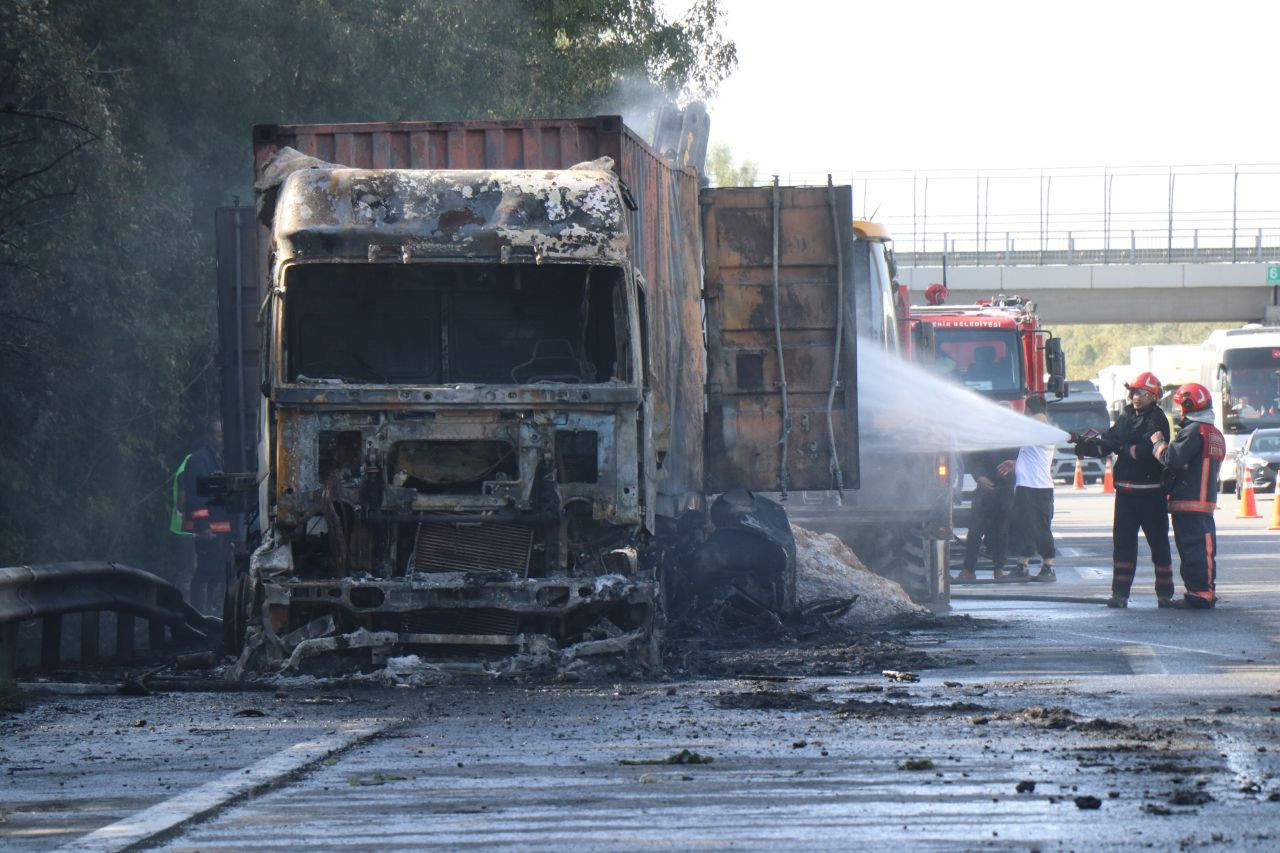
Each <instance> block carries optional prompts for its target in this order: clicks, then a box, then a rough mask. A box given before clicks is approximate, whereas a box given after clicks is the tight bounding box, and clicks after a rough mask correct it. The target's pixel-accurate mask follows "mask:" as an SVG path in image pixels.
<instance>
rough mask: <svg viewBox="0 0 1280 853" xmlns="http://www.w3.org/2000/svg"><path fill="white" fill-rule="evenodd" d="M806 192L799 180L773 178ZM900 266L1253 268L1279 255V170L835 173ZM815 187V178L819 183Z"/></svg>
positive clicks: (802, 177) (806, 177) (806, 179)
mask: <svg viewBox="0 0 1280 853" xmlns="http://www.w3.org/2000/svg"><path fill="white" fill-rule="evenodd" d="M782 177H783V178H784V179H785V180H786V182H788V183H812V182H815V181H816V179H817V177H818V176H816V175H812V174H809V173H794V174H789V175H785V176H782ZM832 178H833V179H834V180H836V181H837V182H841V183H843V182H848V183H850V184H851V185H852V186H853V190H854V216H855V218H862V219H874V220H876V221H879V222H881V223H883V224H884V225H885V226H886V227H887V228H888V230H889V233H890V234H891V235H892V236H893V238H894V247H895V249H896V250H897V253H898V257H899V259H900V261H901V262H902V263H903V264H904V265H908V266H909V265H913V264H915V265H927V264H937V263H940V262H941V258H942V256H943V255H944V254H945V255H946V256H947V260H948V263H956V264H958V265H993V266H994V265H1005V264H1026V265H1036V264H1099V263H1101V264H1126V263H1132V264H1140V263H1182V262H1185V263H1232V262H1234V263H1257V262H1259V261H1268V260H1274V259H1276V257H1277V250H1278V249H1280V207H1278V206H1277V200H1280V164H1247V165H1246V164H1240V165H1230V164H1228V165H1182V166H1124V167H1119V168H1112V167H1102V166H1098V167H1081V168H1074V167H1062V168H1053V169H989V170H931V171H897V172H885V171H879V172H848V173H844V174H834V175H833V176H832ZM824 180H825V176H824Z"/></svg>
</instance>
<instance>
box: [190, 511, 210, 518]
mask: <svg viewBox="0 0 1280 853" xmlns="http://www.w3.org/2000/svg"><path fill="white" fill-rule="evenodd" d="M191 517H192V518H208V517H209V510H207V509H198V510H196V511H195V512H193V513H191Z"/></svg>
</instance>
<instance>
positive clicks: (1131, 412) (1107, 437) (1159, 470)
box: [1076, 404, 1169, 493]
mask: <svg viewBox="0 0 1280 853" xmlns="http://www.w3.org/2000/svg"><path fill="white" fill-rule="evenodd" d="M1157 432H1158V433H1161V434H1162V435H1163V436H1164V438H1165V440H1166V441H1167V440H1168V438H1169V419H1168V418H1167V417H1165V414H1164V412H1162V411H1160V408H1159V407H1158V406H1151V407H1150V408H1148V409H1147V410H1146V411H1145V412H1141V413H1140V412H1138V410H1137V409H1135V408H1134V407H1133V405H1132V404H1130V405H1127V406H1125V407H1124V414H1122V415H1121V416H1120V419H1119V420H1117V421H1116V422H1115V425H1114V426H1112V427H1111V428H1110V429H1108V430H1107V431H1106V432H1104V433H1102V435H1100V436H1098V437H1097V438H1093V439H1089V440H1087V441H1082V442H1080V443H1079V444H1077V445H1076V455H1077V456H1096V457H1099V458H1102V457H1105V456H1109V455H1110V454H1112V453H1114V454H1116V465H1115V472H1114V473H1115V482H1116V492H1139V493H1141V492H1150V493H1157V492H1160V491H1162V490H1163V489H1164V484H1163V482H1162V479H1163V477H1164V466H1163V465H1161V464H1160V463H1159V462H1158V461H1157V460H1156V458H1155V455H1154V454H1153V453H1152V452H1151V436H1152V435H1154V434H1155V433H1157Z"/></svg>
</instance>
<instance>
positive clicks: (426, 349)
mask: <svg viewBox="0 0 1280 853" xmlns="http://www.w3.org/2000/svg"><path fill="white" fill-rule="evenodd" d="M589 269H590V274H588V270H589ZM622 281H623V276H622V272H621V270H616V269H612V268H607V267H596V268H588V267H585V266H577V265H552V264H548V265H543V266H525V265H520V266H514V265H513V266H504V267H501V268H497V269H495V268H493V267H485V268H479V267H468V266H461V265H459V266H442V265H432V266H425V265H408V266H403V265H391V264H372V265H365V264H300V265H296V266H293V267H291V268H290V269H289V270H288V271H287V273H286V280H285V300H284V301H285V306H284V313H285V353H286V358H287V364H288V371H287V373H286V376H287V380H288V381H290V382H299V381H303V382H305V381H308V380H321V379H326V380H339V381H344V382H365V383H377V384H420V385H432V384H441V383H447V382H464V383H476V384H502V385H507V384H513V383H518V384H528V383H537V382H570V383H590V382H607V381H610V380H612V379H615V378H622V377H617V376H616V373H617V371H618V369H619V367H621V366H622V365H623V363H622V362H620V359H619V357H618V350H619V346H620V345H622V344H623V343H624V342H623V341H620V340H619V338H620V337H623V336H620V335H619V334H618V333H617V331H616V330H617V329H619V328H621V329H625V328H626V317H625V300H618V299H617V298H616V296H615V292H616V291H617V290H619V289H620V287H621V283H622ZM620 304H621V305H622V306H623V315H622V316H618V311H619V305H620Z"/></svg>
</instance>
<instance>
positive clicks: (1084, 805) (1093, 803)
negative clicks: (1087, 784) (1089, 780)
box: [1075, 794, 1102, 809]
mask: <svg viewBox="0 0 1280 853" xmlns="http://www.w3.org/2000/svg"><path fill="white" fill-rule="evenodd" d="M1075 804H1076V808H1078V809H1100V808H1102V800H1100V799H1098V798H1097V797H1095V796H1093V795H1092V794H1085V795H1083V796H1080V797H1076V798H1075Z"/></svg>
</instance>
